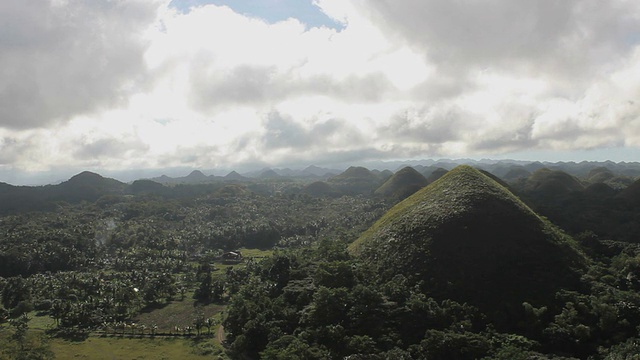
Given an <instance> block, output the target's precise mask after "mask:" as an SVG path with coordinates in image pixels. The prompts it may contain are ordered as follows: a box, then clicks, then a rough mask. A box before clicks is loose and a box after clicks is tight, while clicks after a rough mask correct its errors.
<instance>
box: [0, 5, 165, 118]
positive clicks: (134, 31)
mask: <svg viewBox="0 0 640 360" xmlns="http://www.w3.org/2000/svg"><path fill="white" fill-rule="evenodd" d="M157 6H158V1H142V0H138V1H126V2H124V1H106V0H96V1H81V0H67V1H53V0H33V1H3V2H1V3H0V21H1V22H2V24H3V25H2V28H3V30H2V34H0V127H4V128H12V129H28V128H38V127H45V126H48V125H50V124H52V123H53V122H55V121H62V122H64V121H67V120H69V119H71V118H72V117H74V116H75V115H78V114H85V113H89V112H92V111H96V110H99V109H101V108H108V107H113V106H118V105H121V104H124V103H126V101H127V96H128V94H130V93H131V91H133V90H134V89H135V88H136V87H137V86H138V85H139V82H140V81H142V80H143V79H144V76H145V65H144V61H143V60H144V59H143V55H144V52H145V49H146V47H147V44H146V43H145V41H144V39H143V32H144V31H146V29H147V28H148V27H149V24H150V23H152V22H153V21H154V20H155V17H156V9H157Z"/></svg>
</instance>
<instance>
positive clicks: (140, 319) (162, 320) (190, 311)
mask: <svg viewBox="0 0 640 360" xmlns="http://www.w3.org/2000/svg"><path fill="white" fill-rule="evenodd" d="M224 308H225V307H224V305H217V304H209V305H206V306H202V311H203V312H204V316H205V318H208V317H214V318H217V319H218V321H219V317H220V313H221V312H222V311H223V310H224ZM195 314H196V306H195V302H194V301H193V300H192V299H191V298H190V297H185V299H184V300H183V301H172V302H170V303H169V304H167V305H165V306H163V307H161V308H158V309H153V310H151V311H149V312H143V313H141V314H140V315H138V316H137V317H136V319H135V322H136V323H138V324H144V325H146V326H147V327H149V326H152V325H153V324H155V325H157V326H158V333H169V332H173V329H174V327H175V326H179V327H184V326H192V325H193V319H194V317H195ZM203 330H204V331H206V329H203ZM212 332H213V330H212Z"/></svg>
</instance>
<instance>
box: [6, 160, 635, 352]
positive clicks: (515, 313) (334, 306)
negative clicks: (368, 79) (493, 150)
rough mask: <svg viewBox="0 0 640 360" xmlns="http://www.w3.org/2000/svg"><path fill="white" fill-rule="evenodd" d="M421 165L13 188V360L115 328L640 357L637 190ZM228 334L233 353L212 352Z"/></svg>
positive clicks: (9, 289)
mask: <svg viewBox="0 0 640 360" xmlns="http://www.w3.org/2000/svg"><path fill="white" fill-rule="evenodd" d="M416 170H417V169H416ZM416 170H413V169H411V168H408V169H404V170H402V171H399V172H398V173H397V174H396V176H393V177H392V176H391V174H390V173H389V172H377V171H369V170H367V169H364V168H355V167H354V168H351V169H349V170H348V171H346V172H345V173H343V174H341V175H339V176H335V177H333V178H329V179H323V178H305V179H300V178H298V179H295V178H294V179H292V178H286V177H282V176H280V175H278V174H276V173H275V172H268V173H267V172H266V171H265V172H263V173H262V175H261V177H260V178H257V179H247V178H244V177H241V176H239V175H238V174H235V175H234V174H230V175H229V177H231V175H233V178H234V179H233V180H234V181H228V179H227V180H224V179H222V180H221V179H213V180H210V179H208V178H207V177H206V176H204V175H203V174H201V173H199V174H198V173H192V174H191V175H189V177H187V178H190V179H192V180H193V181H196V180H197V181H200V182H199V183H195V182H194V183H183V184H176V183H173V184H171V185H168V186H165V185H162V184H159V183H157V182H154V181H150V180H141V181H136V182H134V183H132V184H123V183H120V182H117V181H115V180H112V179H105V178H102V177H101V176H99V175H97V174H92V173H83V174H79V175H78V176H76V177H74V178H72V179H70V180H69V181H67V182H64V183H62V184H60V185H52V186H46V187H38V188H29V187H13V186H9V185H6V186H4V185H3V184H0V185H3V186H1V187H0V198H1V199H2V200H7V201H9V202H7V203H4V204H2V205H1V206H0V208H1V211H2V212H3V213H4V214H5V215H4V216H2V217H0V300H1V303H0V359H5V358H8V359H12V358H25V359H31V358H33V359H38V358H41V359H45V358H52V357H53V356H54V355H55V354H56V353H59V354H62V352H60V344H59V343H56V346H53V347H52V346H51V344H50V343H51V341H56V339H60V338H63V339H69V338H72V339H75V340H78V341H82V340H84V341H88V340H87V339H94V338H97V337H100V338H107V339H108V338H110V337H118V338H120V337H129V338H132V339H138V340H139V341H141V342H142V341H149V340H151V339H156V340H159V339H160V338H167V337H178V338H188V339H190V338H193V339H196V343H195V344H194V346H195V348H196V349H197V350H194V351H196V352H197V353H198V354H202V355H203V356H205V355H207V354H208V356H213V354H216V356H220V357H223V358H224V357H227V356H228V357H231V358H235V359H254V358H264V359H342V358H348V359H482V358H486V359H545V358H555V359H562V358H581V359H583V358H592V359H626V358H632V357H631V356H635V355H636V354H638V353H639V352H640V335H639V331H640V328H639V327H638V324H640V295H639V291H640V245H639V244H638V243H640V237H639V236H638V234H640V218H639V216H640V215H639V214H640V201H638V197H637V193H638V191H637V188H638V185H637V183H634V182H633V181H628V176H627V177H624V176H625V175H624V174H623V175H617V174H616V175H614V174H613V173H612V174H611V176H610V175H609V174H607V173H606V172H605V171H603V170H602V169H600V170H597V171H594V172H592V173H590V174H588V171H587V172H586V174H585V177H584V178H578V177H575V176H569V175H568V174H564V173H559V172H558V170H554V171H546V170H543V171H537V170H539V169H531V170H532V171H530V172H528V173H525V172H523V171H511V172H510V174H511V175H510V176H513V178H512V179H511V180H510V181H509V184H508V186H509V187H510V188H511V191H509V190H507V188H506V187H504V186H503V185H506V184H505V183H504V182H502V181H501V183H498V182H496V181H495V180H494V179H492V178H491V177H488V176H486V175H484V174H482V173H480V172H478V171H476V170H474V169H472V168H465V167H463V168H458V169H455V170H454V171H450V172H449V173H448V174H446V175H445V172H446V171H445V170H442V169H440V168H432V169H422V170H424V171H420V172H418V171H416ZM501 171H502V174H507V173H509V171H508V170H507V169H503V170H501ZM434 173H436V175H437V176H434V177H433V178H432V180H433V181H435V179H436V178H438V179H439V180H437V181H435V182H434V183H433V184H431V185H428V186H427V187H425V188H423V189H422V190H420V191H418V192H417V193H416V194H414V195H412V196H410V197H409V198H407V199H406V200H404V201H403V202H401V203H399V204H397V205H396V206H395V207H392V205H394V203H395V202H397V201H399V200H400V199H402V198H405V197H407V196H409V195H410V194H411V193H413V192H415V191H416V190H418V188H419V187H420V186H418V185H416V184H425V183H426V182H430V181H431V180H426V182H425V179H426V178H428V177H429V176H430V175H433V174H434ZM516 173H517V174H520V175H522V174H525V177H518V176H520V175H518V176H516V175H514V174H516ZM526 174H528V175H526ZM489 175H490V174H489ZM616 176H617V178H616ZM194 179H195V180H194ZM625 179H627V180H625ZM498 180H499V179H498ZM505 180H507V179H505ZM614 180H615V182H614ZM385 181H386V183H385ZM576 184H578V185H576ZM594 184H596V185H597V184H602V185H604V186H607V188H604V189H603V188H602V185H597V186H600V189H597V188H596V189H595V190H594ZM610 184H618V185H619V184H627V185H628V186H626V185H625V186H618V185H616V186H617V187H615V188H614V187H612V186H611V185H610ZM629 184H630V185H629ZM376 190H378V191H376ZM512 192H513V193H512ZM514 193H515V194H516V195H517V196H516V195H514ZM520 199H522V201H521V200H520ZM523 201H524V202H523ZM7 204H8V205H7ZM547 218H548V219H549V220H551V222H553V223H554V224H555V225H552V224H551V222H549V220H547ZM558 227H559V228H561V229H563V230H565V231H567V233H564V232H563V231H562V230H560V229H559V228H558ZM367 229H369V230H367ZM567 234H568V235H567ZM570 235H572V236H573V238H571V237H570ZM356 239H358V240H357V241H356ZM389 239H394V242H391V245H390V242H389V241H388V240H389ZM574 239H575V240H574ZM354 241H356V242H355V243H354ZM238 249H242V250H241V251H242V254H243V255H244V256H245V257H244V259H243V260H235V259H232V260H225V259H227V258H226V257H225V256H226V255H227V254H234V253H236V252H237V250H238ZM250 249H261V250H264V251H257V250H250ZM251 254H259V255H260V257H252V255H251ZM268 254H272V255H271V256H266V257H265V255H268ZM42 319H49V322H48V323H47V325H46V326H44V327H42V329H43V330H45V331H44V332H43V331H39V330H38V331H36V330H34V329H36V328H38V327H37V326H36V325H34V324H35V323H36V321H39V322H44V320H42ZM220 323H222V324H223V325H224V332H226V335H227V339H226V341H225V344H226V354H224V353H218V352H215V351H214V350H212V348H210V346H212V345H210V344H209V343H207V342H203V341H205V340H206V341H209V340H207V339H212V338H214V337H216V336H218V335H215V333H216V329H217V326H218V324H220ZM220 331H222V330H220ZM198 339H200V340H198ZM203 339H204V340H203ZM212 341H213V340H212ZM52 349H53V350H52ZM54 350H55V351H54Z"/></svg>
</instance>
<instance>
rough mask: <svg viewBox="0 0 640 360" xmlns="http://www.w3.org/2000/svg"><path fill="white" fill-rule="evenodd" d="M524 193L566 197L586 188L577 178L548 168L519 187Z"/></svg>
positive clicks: (533, 175)
mask: <svg viewBox="0 0 640 360" xmlns="http://www.w3.org/2000/svg"><path fill="white" fill-rule="evenodd" d="M518 189H520V190H521V191H523V192H524V193H533V194H536V195H538V196H547V197H557V196H565V195H568V194H570V193H571V192H574V191H582V190H584V186H583V185H582V184H581V183H580V181H578V179H576V178H575V177H573V176H571V175H569V174H567V173H566V172H564V171H561V170H550V169H547V168H543V169H539V170H536V171H535V172H534V173H533V174H531V176H529V177H528V178H526V179H525V180H524V181H523V182H521V183H520V184H519V186H518Z"/></svg>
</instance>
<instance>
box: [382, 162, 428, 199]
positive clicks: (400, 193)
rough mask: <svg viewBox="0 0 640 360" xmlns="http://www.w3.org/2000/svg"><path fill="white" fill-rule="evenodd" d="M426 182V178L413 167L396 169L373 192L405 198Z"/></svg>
mask: <svg viewBox="0 0 640 360" xmlns="http://www.w3.org/2000/svg"><path fill="white" fill-rule="evenodd" d="M427 184H428V182H427V179H426V178H425V177H424V176H422V174H420V173H419V172H417V171H416V170H415V169H414V168H412V167H410V166H407V167H404V168H402V169H401V170H398V171H397V172H396V173H395V174H393V175H392V176H391V177H390V178H389V180H387V181H385V183H384V184H382V185H381V186H380V187H379V188H377V189H376V191H375V192H374V193H375V194H376V195H380V196H384V197H391V198H395V199H400V200H402V199H405V198H407V197H408V196H410V195H412V194H413V193H415V192H416V191H418V190H420V189H422V188H423V187H425V186H426V185H427Z"/></svg>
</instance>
